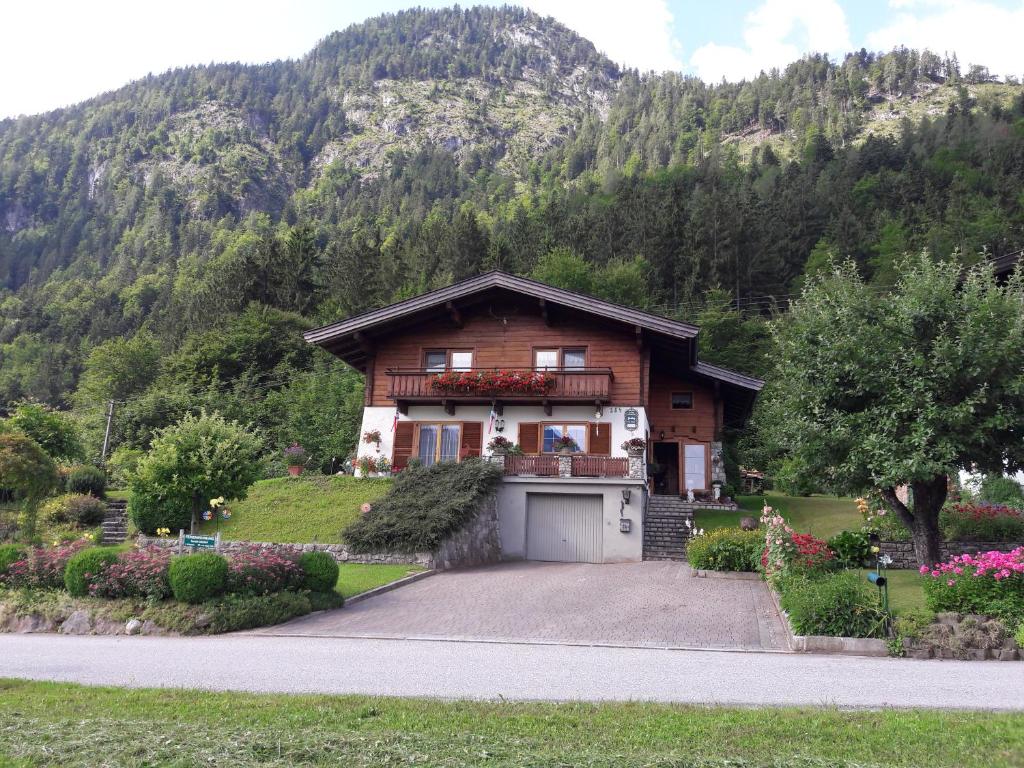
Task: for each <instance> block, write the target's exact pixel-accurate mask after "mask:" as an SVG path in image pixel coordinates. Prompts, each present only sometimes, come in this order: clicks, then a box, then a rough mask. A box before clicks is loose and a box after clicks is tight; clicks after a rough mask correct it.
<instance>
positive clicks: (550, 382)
mask: <svg viewBox="0 0 1024 768" xmlns="http://www.w3.org/2000/svg"><path fill="white" fill-rule="evenodd" d="M430 387H431V389H434V390H435V391H438V392H448V393H453V394H455V393H458V394H470V393H479V394H482V395H546V394H548V393H549V392H550V391H551V390H552V389H554V387H555V377H554V376H552V375H551V374H549V373H545V372H544V371H511V370H497V371H445V372H444V373H438V374H436V375H434V376H433V377H432V378H431V380H430Z"/></svg>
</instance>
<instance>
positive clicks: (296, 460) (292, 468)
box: [284, 443, 306, 477]
mask: <svg viewBox="0 0 1024 768" xmlns="http://www.w3.org/2000/svg"><path fill="white" fill-rule="evenodd" d="M284 460H285V462H286V463H287V464H288V474H289V475H291V476H292V477H298V476H299V475H301V474H302V470H303V468H304V467H305V464H306V449H305V448H303V447H302V446H301V445H299V444H298V443H292V444H291V445H289V446H288V447H287V448H285V449H284Z"/></svg>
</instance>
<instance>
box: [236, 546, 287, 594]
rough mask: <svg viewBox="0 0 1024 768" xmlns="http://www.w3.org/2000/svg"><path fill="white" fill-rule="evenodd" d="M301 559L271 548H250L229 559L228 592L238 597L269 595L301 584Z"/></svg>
mask: <svg viewBox="0 0 1024 768" xmlns="http://www.w3.org/2000/svg"><path fill="white" fill-rule="evenodd" d="M302 580H303V572H302V567H301V566H300V565H299V563H298V558H296V557H288V556H285V555H282V554H279V553H278V552H275V551H274V550H271V549H261V548H260V547H248V548H246V549H242V550H239V551H237V552H233V553H232V554H231V555H230V556H229V557H228V583H227V591H228V592H230V593H233V594H238V595H267V594H270V593H271V592H281V591H283V590H286V589H297V588H298V587H300V586H301V585H302Z"/></svg>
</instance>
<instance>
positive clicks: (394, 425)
mask: <svg viewBox="0 0 1024 768" xmlns="http://www.w3.org/2000/svg"><path fill="white" fill-rule="evenodd" d="M396 429H398V409H397V408H395V418H394V419H393V420H392V421H391V431H392V432H394V431H395V430H396Z"/></svg>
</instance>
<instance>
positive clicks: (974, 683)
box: [0, 634, 1024, 710]
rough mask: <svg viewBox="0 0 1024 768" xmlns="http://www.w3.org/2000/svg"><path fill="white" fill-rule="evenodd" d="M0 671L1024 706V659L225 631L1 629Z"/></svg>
mask: <svg viewBox="0 0 1024 768" xmlns="http://www.w3.org/2000/svg"><path fill="white" fill-rule="evenodd" d="M0 677H21V678H30V679H36V680H60V681H72V682H78V683H86V684H94V685H118V686H130V687H174V688H203V689H209V690H239V691H257V692H283V693H355V694H374V695H383V696H417V697H440V698H459V699H498V698H505V699H519V700H555V701H565V700H587V701H606V700H619V701H625V700H645V701H663V702H683V703H702V704H733V705H812V706H814V705H832V706H840V707H883V706H893V707H942V708H961V709H1017V710H1024V662H996V661H988V662H984V661H978V662H952V661H910V660H904V659H886V658H855V657H841V656H818V655H796V654H780V653H757V652H732V651H684V650H661V649H652V648H609V647H586V646H566V645H543V644H512V643H481V642H450V641H420V640H385V639H370V638H365V639H363V638H360V639H342V638H317V637H265V636H258V635H241V634H239V635H228V636H220V637H211V638H179V637H173V638H171V637H112V636H89V637H68V636H62V635H42V634H40V635H0Z"/></svg>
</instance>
